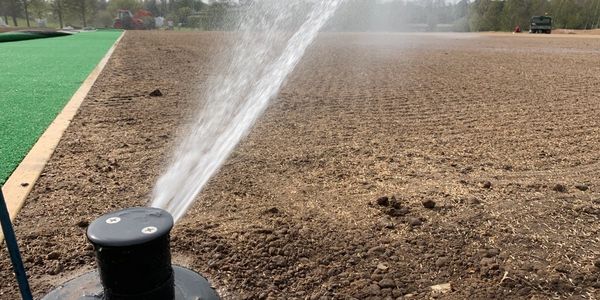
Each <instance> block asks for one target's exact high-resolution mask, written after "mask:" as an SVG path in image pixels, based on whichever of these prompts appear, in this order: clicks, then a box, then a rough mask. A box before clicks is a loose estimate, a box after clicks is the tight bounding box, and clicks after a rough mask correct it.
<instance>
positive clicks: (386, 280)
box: [378, 278, 396, 289]
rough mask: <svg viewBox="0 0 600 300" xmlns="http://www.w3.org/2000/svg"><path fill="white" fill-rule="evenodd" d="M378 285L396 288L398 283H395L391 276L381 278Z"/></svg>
mask: <svg viewBox="0 0 600 300" xmlns="http://www.w3.org/2000/svg"><path fill="white" fill-rule="evenodd" d="M378 285H379V287H380V288H382V289H385V288H395V287H396V283H394V280H392V279H389V278H384V279H381V280H380V281H379V283H378Z"/></svg>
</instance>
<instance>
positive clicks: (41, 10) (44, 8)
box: [29, 0, 50, 19]
mask: <svg viewBox="0 0 600 300" xmlns="http://www.w3.org/2000/svg"><path fill="white" fill-rule="evenodd" d="M29 7H30V9H31V12H32V13H33V17H34V18H38V19H43V18H44V17H45V16H46V13H48V11H49V10H50V7H49V4H48V3H47V2H46V1H44V0H30V4H29Z"/></svg>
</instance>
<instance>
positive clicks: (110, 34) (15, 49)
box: [0, 31, 121, 184]
mask: <svg viewBox="0 0 600 300" xmlns="http://www.w3.org/2000/svg"><path fill="white" fill-rule="evenodd" d="M120 34H121V31H94V32H81V33H77V34H74V35H70V36H64V37H56V38H47V39H37V40H27V41H19V42H8V43H0V184H4V182H5V181H6V179H8V177H9V176H10V174H11V173H12V172H13V171H14V169H15V168H16V167H17V166H18V165H19V163H20V162H21V160H22V159H23V158H24V157H25V155H26V154H27V152H29V150H30V149H31V147H32V146H33V145H34V144H35V142H36V141H37V140H38V138H39V137H40V135H41V134H42V133H43V132H44V131H45V130H46V127H48V125H49V124H50V123H51V122H52V120H54V118H55V117H56V116H57V115H58V113H59V112H60V111H61V110H62V109H63V107H64V105H65V104H66V103H67V102H68V101H69V99H70V98H71V96H72V95H73V94H74V93H75V91H76V90H77V89H78V88H79V86H80V85H81V83H82V82H83V81H84V80H85V79H86V77H87V76H88V74H89V73H90V72H91V71H92V70H93V69H94V67H95V66H96V65H97V64H98V62H99V61H100V60H101V59H102V57H104V55H105V54H106V52H107V51H108V49H109V48H110V47H111V46H112V45H113V43H114V42H115V40H116V39H117V38H118V37H119V35H120Z"/></svg>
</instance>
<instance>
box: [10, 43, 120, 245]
mask: <svg viewBox="0 0 600 300" xmlns="http://www.w3.org/2000/svg"><path fill="white" fill-rule="evenodd" d="M123 36H125V31H123V33H122V34H121V35H120V36H119V37H118V38H117V40H116V41H115V42H114V44H113V45H112V47H111V48H110V49H109V50H108V52H106V55H104V57H103V58H102V59H101V60H100V62H99V63H98V65H96V67H95V68H94V70H92V72H91V73H90V75H88V77H87V78H86V79H85V81H84V82H83V84H81V86H80V87H79V89H77V91H76V92H75V94H73V97H71V100H69V102H68V103H67V104H66V105H65V107H64V108H63V110H62V111H61V112H60V114H58V116H57V117H56V118H55V119H54V121H52V123H51V124H50V125H49V126H48V128H47V129H46V131H44V133H43V134H42V135H41V136H40V138H39V139H38V141H37V142H36V143H35V145H34V146H33V148H31V150H30V151H29V153H27V156H25V158H24V159H23V161H21V163H20V164H19V166H18V167H17V168H16V169H15V171H14V172H13V173H12V174H11V175H10V177H9V178H8V180H7V181H6V183H5V184H4V186H3V188H2V191H3V192H4V197H5V200H6V205H7V206H8V211H9V214H10V219H11V221H13V220H14V219H15V217H16V216H17V214H18V213H19V210H21V208H22V207H23V205H24V204H25V200H26V199H27V195H29V193H30V192H31V190H32V189H33V186H34V185H35V182H36V181H37V179H38V178H39V177H40V174H41V173H42V171H43V170H44V167H45V166H46V163H47V162H48V160H50V158H51V157H52V154H53V153H54V150H55V149H56V147H57V146H58V143H59V141H60V139H61V137H62V136H63V134H64V132H65V130H66V129H67V127H69V124H71V120H72V119H73V117H74V116H75V114H76V113H77V111H78V110H79V106H81V103H82V102H83V100H84V99H85V97H86V96H87V94H88V92H89V91H90V89H91V88H92V86H93V85H94V83H95V82H96V79H97V78H98V76H99V75H100V73H102V70H103V69H104V67H105V66H106V63H107V62H108V60H109V59H110V57H111V56H112V54H113V52H114V50H115V48H116V47H117V45H118V44H119V42H120V41H121V39H122V38H123ZM2 239H3V236H2V233H0V241H2Z"/></svg>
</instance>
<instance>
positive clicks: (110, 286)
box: [43, 207, 219, 300]
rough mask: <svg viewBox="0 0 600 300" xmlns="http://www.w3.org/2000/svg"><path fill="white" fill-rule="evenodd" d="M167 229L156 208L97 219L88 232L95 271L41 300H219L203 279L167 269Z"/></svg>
mask: <svg viewBox="0 0 600 300" xmlns="http://www.w3.org/2000/svg"><path fill="white" fill-rule="evenodd" d="M171 228H173V217H172V216H171V215H170V214H169V213H168V212H166V211H164V210H162V209H158V208H151V207H136V208H128V209H124V210H120V211H116V212H112V213H109V214H106V215H103V216H101V217H99V218H98V219H96V220H94V221H93V222H92V223H91V224H90V226H89V227H88V230H87V237H88V240H89V241H90V243H91V244H92V245H93V246H94V251H95V253H96V263H97V265H98V271H93V272H89V273H87V274H84V275H82V276H80V277H77V278H75V279H73V280H71V281H69V282H67V283H65V284H64V285H63V286H61V287H59V288H57V289H55V290H54V291H52V292H51V293H49V294H48V295H46V296H45V297H44V298H43V299H44V300H58V299H61V300H69V299H73V300H75V299H77V300H79V299H81V300H83V299H86V300H92V299H96V300H98V299H103V300H133V299H140V300H141V299H144V300H191V299H194V300H196V299H198V300H199V299H205V300H217V299H219V297H218V295H217V294H216V292H215V291H214V290H213V289H212V288H211V286H210V284H209V283H208V281H207V280H206V279H204V278H203V277H202V276H200V275H198V274H196V273H195V272H193V271H191V270H188V269H186V268H183V267H179V266H172V265H171V250H170V246H169V242H170V240H169V232H170V231H171Z"/></svg>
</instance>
